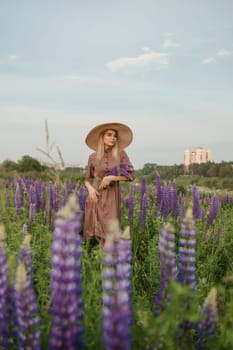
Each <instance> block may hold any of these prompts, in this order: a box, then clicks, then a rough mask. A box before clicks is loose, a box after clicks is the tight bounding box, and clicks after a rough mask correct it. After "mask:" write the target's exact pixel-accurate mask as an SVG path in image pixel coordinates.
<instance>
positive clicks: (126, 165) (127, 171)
mask: <svg viewBox="0 0 233 350" xmlns="http://www.w3.org/2000/svg"><path fill="white" fill-rule="evenodd" d="M120 168H121V169H122V170H121V172H122V175H124V176H126V177H127V178H128V180H129V181H133V180H134V179H135V170H134V167H133V165H132V163H131V161H130V160H129V157H128V155H127V153H126V152H125V151H121V152H120Z"/></svg>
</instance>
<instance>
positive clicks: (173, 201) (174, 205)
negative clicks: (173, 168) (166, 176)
mask: <svg viewBox="0 0 233 350" xmlns="http://www.w3.org/2000/svg"><path fill="white" fill-rule="evenodd" d="M169 199H170V200H169V203H170V211H171V213H172V214H173V215H174V217H177V216H178V212H179V209H178V195H177V188H176V182H175V181H173V182H172V183H171V184H170V186H169Z"/></svg>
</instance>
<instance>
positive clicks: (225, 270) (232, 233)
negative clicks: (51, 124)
mask: <svg viewBox="0 0 233 350" xmlns="http://www.w3.org/2000/svg"><path fill="white" fill-rule="evenodd" d="M184 178H186V177H184ZM151 186H152V185H151ZM177 188H178V190H179V193H183V194H184V195H185V196H186V201H187V202H188V201H189V200H190V191H189V188H188V187H186V186H185V185H184V184H180V183H179V184H178V186H177ZM0 189H1V191H0V212H1V216H2V221H3V223H4V225H5V228H6V233H7V241H6V243H7V254H8V256H9V257H11V259H12V260H13V261H16V260H17V256H18V251H19V247H20V244H21V242H22V238H23V232H22V227H23V224H24V223H26V224H27V225H28V231H29V233H30V234H31V235H32V250H33V283H34V287H35V291H36V295H37V301H38V303H39V307H40V317H41V326H40V329H41V332H42V348H43V349H47V348H48V339H49V334H50V315H49V307H50V270H51V262H50V258H51V257H50V254H51V244H52V234H53V232H52V227H51V226H50V227H49V226H46V225H44V224H43V217H42V213H40V212H39V213H37V214H36V220H35V221H33V222H32V221H29V219H28V209H27V208H24V209H23V212H22V214H21V215H20V216H17V215H16V212H15V208H14V197H13V194H12V193H10V192H9V193H8V194H9V195H11V197H10V206H7V205H6V203H5V201H6V194H7V191H10V188H8V189H6V188H5V187H4V185H3V183H1V182H0ZM129 190H130V184H128V183H127V184H125V186H124V198H126V197H127V194H128V191H129ZM155 202H156V198H155V195H154V194H153V191H151V188H150V187H149V188H148V207H147V213H146V222H145V226H144V227H141V226H140V222H139V215H140V191H138V192H137V193H136V194H135V210H134V218H133V225H132V227H131V236H132V255H133V256H132V312H133V324H132V350H141V349H148V350H156V349H162V350H177V349H178V350H186V349H194V343H195V336H196V334H195V332H194V331H193V330H186V331H185V334H182V333H179V331H178V330H179V329H181V328H180V325H181V324H182V325H183V324H185V322H194V323H196V322H198V320H200V319H201V317H202V316H201V313H200V310H201V305H202V303H203V301H204V300H205V298H206V296H207V295H208V293H209V290H210V288H211V287H213V286H216V287H217V290H218V298H219V321H218V324H217V333H216V335H215V337H214V338H213V340H212V343H211V344H210V345H209V346H210V347H209V348H211V349H213V350H219V349H221V350H228V349H231V348H233V336H232V327H233V317H232V314H233V313H232V310H233V278H232V271H233V258H232V251H233V229H232V228H233V206H232V205H225V206H222V208H221V210H220V212H219V214H218V216H217V218H216V220H215V221H214V223H213V224H212V225H211V226H210V227H209V228H208V229H207V227H206V222H205V221H203V220H201V219H198V220H197V221H196V224H195V226H196V232H197V250H196V251H197V256H196V261H197V262H196V271H197V272H196V276H197V281H198V283H197V293H195V294H193V292H192V291H190V290H189V289H187V288H184V287H181V286H180V284H177V283H173V284H171V286H170V295H171V300H170V302H169V303H168V304H167V307H166V308H165V310H164V311H163V312H162V313H161V314H160V315H159V316H157V317H155V316H154V314H153V302H154V298H155V295H156V291H157V289H158V285H159V268H160V266H159V251H158V244H159V232H160V229H161V227H162V226H163V224H164V220H163V219H161V218H159V217H158V216H156V209H155V204H156V203H155ZM206 209H207V204H206ZM127 214H128V213H127V209H126V207H125V206H122V227H125V226H126V225H128V217H127ZM166 222H170V223H171V224H172V225H174V226H175V231H176V232H177V239H178V235H179V232H180V224H181V223H180V219H179V220H176V219H174V218H173V217H171V216H170V217H168V218H167V219H166ZM82 252H83V254H82V287H83V303H84V319H83V325H84V329H85V334H84V343H85V349H90V350H91V349H103V340H102V315H101V310H102V258H103V251H102V248H101V247H100V246H99V245H98V244H97V242H95V241H92V240H90V241H84V242H83V243H82Z"/></svg>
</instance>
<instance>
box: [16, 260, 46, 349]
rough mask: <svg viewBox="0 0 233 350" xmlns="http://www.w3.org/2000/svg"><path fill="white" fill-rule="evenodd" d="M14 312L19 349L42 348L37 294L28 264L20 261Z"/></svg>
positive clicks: (17, 272)
mask: <svg viewBox="0 0 233 350" xmlns="http://www.w3.org/2000/svg"><path fill="white" fill-rule="evenodd" d="M14 314H15V320H16V337H17V342H18V349H22V350H23V349H32V350H39V349H40V331H39V328H38V326H39V324H40V318H39V316H38V306H37V303H36V295H35V292H34V289H33V286H32V283H31V279H30V278H28V275H27V270H26V266H25V264H24V263H23V262H19V264H18V267H17V271H16V281H15V286H14Z"/></svg>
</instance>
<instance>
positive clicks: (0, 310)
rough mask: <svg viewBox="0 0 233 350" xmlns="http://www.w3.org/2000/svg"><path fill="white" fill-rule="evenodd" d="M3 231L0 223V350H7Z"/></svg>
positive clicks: (6, 270) (5, 261)
mask: <svg viewBox="0 0 233 350" xmlns="http://www.w3.org/2000/svg"><path fill="white" fill-rule="evenodd" d="M5 239H6V235H5V229H4V226H3V224H2V223H0V349H8V348H9V347H8V345H9V344H8V334H7V325H8V324H7V323H8V320H7V295H8V279H7V273H8V268H7V257H6V252H5Z"/></svg>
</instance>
